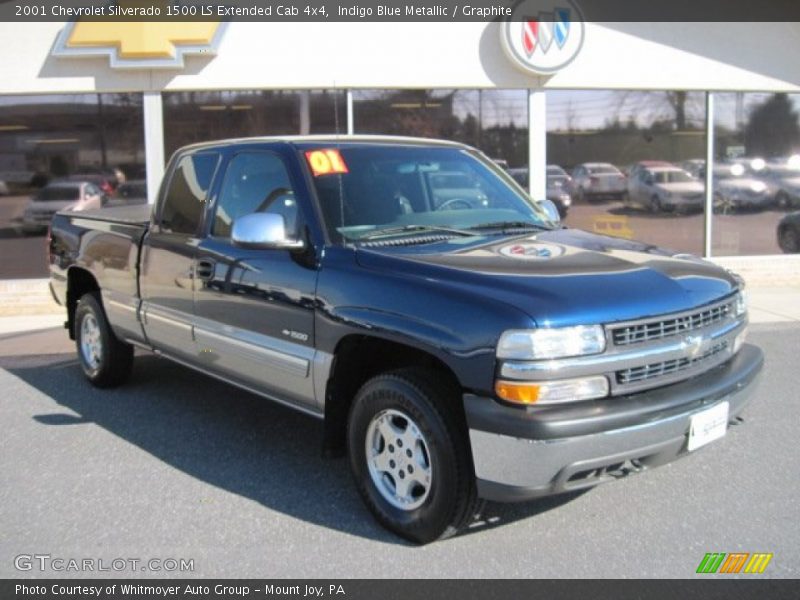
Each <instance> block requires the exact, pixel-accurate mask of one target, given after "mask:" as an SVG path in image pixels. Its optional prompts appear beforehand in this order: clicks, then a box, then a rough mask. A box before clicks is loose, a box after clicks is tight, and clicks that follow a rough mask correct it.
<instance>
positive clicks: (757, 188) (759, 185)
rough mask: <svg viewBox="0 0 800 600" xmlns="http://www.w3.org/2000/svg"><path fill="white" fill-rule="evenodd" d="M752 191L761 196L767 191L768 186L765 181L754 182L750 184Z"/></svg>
mask: <svg viewBox="0 0 800 600" xmlns="http://www.w3.org/2000/svg"><path fill="white" fill-rule="evenodd" d="M750 189H751V190H753V191H754V192H755V193H756V194H760V193H761V192H763V191H764V190H766V189H767V184H765V183H764V182H763V181H754V182H753V183H752V184H750Z"/></svg>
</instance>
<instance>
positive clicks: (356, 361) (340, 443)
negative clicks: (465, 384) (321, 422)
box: [323, 335, 461, 456]
mask: <svg viewBox="0 0 800 600" xmlns="http://www.w3.org/2000/svg"><path fill="white" fill-rule="evenodd" d="M407 367H424V368H426V369H430V370H432V371H435V372H436V373H437V374H439V375H440V376H441V377H442V378H443V379H442V381H444V382H446V383H447V384H449V385H450V386H452V387H453V388H454V389H460V387H461V386H460V384H459V382H458V378H457V377H456V375H455V373H453V371H452V370H451V369H450V368H449V367H448V366H447V365H446V364H445V363H443V362H442V361H441V360H439V359H438V358H436V357H435V356H433V355H432V354H430V353H428V352H425V351H424V350H420V349H419V348H414V347H412V346H408V345H405V344H400V343H397V342H392V341H389V340H386V339H381V338H376V337H371V336H363V335H351V336H347V337H345V338H343V339H342V340H341V341H340V342H339V344H338V345H337V346H336V351H335V353H334V361H333V368H332V369H331V375H330V379H329V380H328V385H327V389H326V393H325V442H324V449H323V450H324V452H325V453H326V454H327V455H330V456H341V455H343V454H344V452H345V448H346V439H345V437H346V433H347V415H348V413H349V411H350V404H351V403H352V401H353V398H354V397H355V395H356V394H357V393H358V390H359V389H360V388H361V386H362V385H364V384H365V383H366V382H367V381H368V380H370V379H372V378H373V377H375V376H376V375H379V374H381V373H385V372H388V371H394V370H397V369H402V368H407Z"/></svg>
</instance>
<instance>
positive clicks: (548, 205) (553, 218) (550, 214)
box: [539, 199, 561, 225]
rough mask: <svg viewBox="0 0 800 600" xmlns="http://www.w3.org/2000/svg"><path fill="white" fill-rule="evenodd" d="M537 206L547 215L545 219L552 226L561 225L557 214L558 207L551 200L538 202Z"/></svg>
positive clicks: (559, 216)
mask: <svg viewBox="0 0 800 600" xmlns="http://www.w3.org/2000/svg"><path fill="white" fill-rule="evenodd" d="M539 206H540V207H541V208H542V210H543V211H544V212H545V214H546V215H547V219H548V220H549V221H550V222H551V223H552V224H553V225H559V224H560V223H561V215H560V214H558V207H557V206H556V204H555V202H553V201H552V200H547V199H545V200H539Z"/></svg>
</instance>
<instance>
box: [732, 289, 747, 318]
mask: <svg viewBox="0 0 800 600" xmlns="http://www.w3.org/2000/svg"><path fill="white" fill-rule="evenodd" d="M733 310H734V312H735V313H736V316H737V317H741V316H742V315H743V314H744V313H746V312H747V298H746V297H745V295H744V292H739V293H738V294H737V295H736V301H735V302H734V305H733Z"/></svg>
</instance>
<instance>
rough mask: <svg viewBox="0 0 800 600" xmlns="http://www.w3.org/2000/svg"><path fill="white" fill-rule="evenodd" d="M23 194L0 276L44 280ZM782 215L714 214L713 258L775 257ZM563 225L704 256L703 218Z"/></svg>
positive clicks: (622, 215) (605, 217)
mask: <svg viewBox="0 0 800 600" xmlns="http://www.w3.org/2000/svg"><path fill="white" fill-rule="evenodd" d="M27 200H28V197H27V196H6V197H0V255H2V256H3V258H4V260H3V261H2V262H0V278H2V279H8V278H11V279H14V278H21V277H46V276H47V274H48V271H47V260H46V256H45V252H46V248H45V238H44V235H45V234H44V232H42V233H39V234H33V235H23V234H22V233H21V232H20V231H19V229H18V227H17V225H16V223H17V219H18V218H19V217H21V216H22V213H23V211H24V209H25V203H26V202H27ZM784 214H786V213H785V212H782V211H779V210H766V211H763V212H755V213H743V214H734V215H716V216H715V219H714V223H715V225H714V227H715V230H714V245H715V248H714V254H715V255H718V256H723V255H728V254H739V255H755V254H780V252H781V251H780V248H778V244H777V242H776V233H775V232H776V227H777V224H778V221H779V220H780V219H781V217H782V216H783V215H784ZM564 224H565V225H567V226H569V227H575V228H579V229H585V230H587V231H594V232H596V233H602V234H606V235H614V236H618V237H627V238H630V239H637V240H648V241H649V242H651V243H654V244H656V245H659V246H663V247H666V248H673V249H675V250H678V251H681V252H692V253H695V254H698V255H702V253H703V245H702V239H703V236H702V232H703V214H702V213H695V214H689V215H673V214H671V213H659V214H652V213H649V212H647V211H644V210H639V209H632V208H625V207H624V206H623V205H622V204H621V203H620V202H602V203H598V204H577V205H574V206H573V207H572V209H571V210H570V212H569V214H568V215H567V218H566V219H565V220H564Z"/></svg>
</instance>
